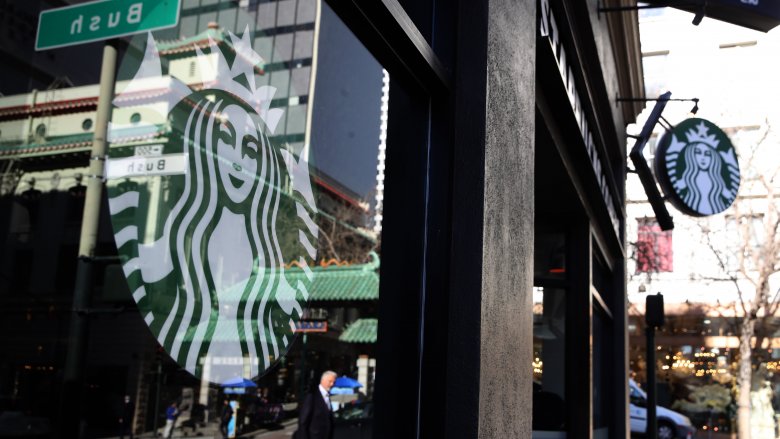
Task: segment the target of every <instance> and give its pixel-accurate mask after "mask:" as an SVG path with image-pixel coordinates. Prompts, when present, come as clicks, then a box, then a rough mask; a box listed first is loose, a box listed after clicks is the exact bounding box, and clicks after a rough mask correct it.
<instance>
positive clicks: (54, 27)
mask: <svg viewBox="0 0 780 439" xmlns="http://www.w3.org/2000/svg"><path fill="white" fill-rule="evenodd" d="M180 3H181V0H129V1H128V0H99V1H94V2H89V3H81V4H77V5H73V6H66V7H63V8H56V9H49V10H46V11H42V12H41V15H40V17H39V18H38V33H37V37H36V39H35V50H45V49H54V48H57V47H65V46H73V45H76V44H83V43H89V42H93V41H100V40H107V39H109V38H115V37H121V36H125V35H132V34H136V33H141V32H147V31H153V30H157V29H164V28H168V27H173V26H176V24H177V23H178V22H179V10H180Z"/></svg>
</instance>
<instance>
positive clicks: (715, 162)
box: [683, 142, 730, 215]
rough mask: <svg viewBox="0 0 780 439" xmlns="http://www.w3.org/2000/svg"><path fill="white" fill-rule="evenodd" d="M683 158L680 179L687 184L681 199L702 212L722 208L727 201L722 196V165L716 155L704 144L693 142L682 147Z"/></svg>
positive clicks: (724, 207) (706, 213)
mask: <svg viewBox="0 0 780 439" xmlns="http://www.w3.org/2000/svg"><path fill="white" fill-rule="evenodd" d="M683 158H684V160H685V171H684V172H683V180H684V181H685V184H686V186H687V187H688V191H687V192H685V194H684V196H683V201H685V203H686V204H687V205H689V206H691V207H693V209H694V210H696V211H697V212H701V213H702V214H704V215H711V214H713V213H716V212H722V211H724V210H726V208H727V207H728V206H729V204H730V203H729V202H727V200H726V199H724V197H723V192H724V190H725V189H726V183H725V182H724V181H723V177H722V176H721V174H720V173H721V168H722V167H723V160H722V159H721V158H720V155H718V154H717V152H716V151H715V150H713V149H712V148H710V147H709V146H708V145H707V144H705V143H703V142H695V143H690V144H689V145H688V146H687V147H686V148H685V152H684V153H683Z"/></svg>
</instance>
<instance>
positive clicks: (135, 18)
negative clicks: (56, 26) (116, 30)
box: [70, 3, 144, 35]
mask: <svg viewBox="0 0 780 439" xmlns="http://www.w3.org/2000/svg"><path fill="white" fill-rule="evenodd" d="M143 7H144V5H143V3H133V4H132V5H130V7H129V8H127V14H126V15H125V21H127V24H136V23H140V22H141V13H142V10H143ZM103 18H106V24H107V25H108V27H109V28H111V27H117V25H119V22H120V20H122V11H116V12H111V13H109V14H108V17H101V16H100V15H93V16H92V17H90V19H89V28H88V29H89V31H90V32H97V31H99V30H100V25H101V23H102V22H103ZM83 27H84V16H83V15H79V18H77V19H75V20H73V22H72V23H71V24H70V34H71V35H74V34H76V35H78V34H80V33H81V31H82V30H83Z"/></svg>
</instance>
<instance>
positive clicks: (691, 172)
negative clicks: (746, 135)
mask: <svg viewBox="0 0 780 439" xmlns="http://www.w3.org/2000/svg"><path fill="white" fill-rule="evenodd" d="M684 123H685V125H683V126H682V128H681V130H680V131H681V133H680V134H682V135H681V136H680V137H678V135H677V134H674V133H670V137H669V144H668V147H667V148H666V150H665V152H662V153H661V156H662V157H663V160H662V161H659V160H656V172H657V173H658V174H661V175H662V174H664V173H668V178H669V183H670V184H671V186H672V188H673V189H674V191H675V193H676V194H677V196H678V197H679V200H677V201H675V200H676V199H675V198H672V201H673V202H676V203H681V205H680V207H681V208H683V209H685V210H686V211H688V212H689V213H690V214H693V215H698V216H703V215H713V214H716V213H720V212H723V211H724V210H726V209H727V208H728V207H729V206H730V205H731V203H732V202H733V201H734V199H735V198H736V196H737V192H738V191H739V182H740V172H739V164H738V162H737V157H736V154H735V153H734V149H733V148H725V147H724V148H720V149H719V145H720V144H721V141H720V140H718V138H717V136H716V135H715V134H710V128H709V127H708V126H707V125H706V124H705V122H704V121H702V120H701V119H690V120H688V121H686V122H684ZM681 125H682V124H681ZM687 127H692V128H691V129H688V128H687ZM682 136H684V138H681V137H682ZM727 140H728V139H726V142H727ZM727 143H728V142H727Z"/></svg>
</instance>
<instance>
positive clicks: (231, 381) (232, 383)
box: [220, 377, 257, 388]
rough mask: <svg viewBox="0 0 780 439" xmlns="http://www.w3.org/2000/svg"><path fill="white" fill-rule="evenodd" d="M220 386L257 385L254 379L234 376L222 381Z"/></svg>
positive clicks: (244, 386) (243, 386)
mask: <svg viewBox="0 0 780 439" xmlns="http://www.w3.org/2000/svg"><path fill="white" fill-rule="evenodd" d="M220 386H221V387H241V388H247V387H257V384H255V383H254V381H252V380H248V379H246V378H241V377H235V378H231V379H229V380H227V381H225V382H224V383H222V384H220Z"/></svg>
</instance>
